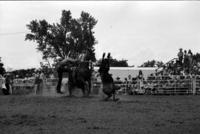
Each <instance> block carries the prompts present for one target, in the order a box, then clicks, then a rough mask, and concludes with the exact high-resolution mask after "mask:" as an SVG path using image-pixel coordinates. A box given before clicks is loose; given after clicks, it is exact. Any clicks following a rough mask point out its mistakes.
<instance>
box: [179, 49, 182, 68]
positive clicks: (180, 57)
mask: <svg viewBox="0 0 200 134" xmlns="http://www.w3.org/2000/svg"><path fill="white" fill-rule="evenodd" d="M182 50H183V49H182V48H180V49H179V52H178V62H179V65H180V66H182V62H183V51H182Z"/></svg>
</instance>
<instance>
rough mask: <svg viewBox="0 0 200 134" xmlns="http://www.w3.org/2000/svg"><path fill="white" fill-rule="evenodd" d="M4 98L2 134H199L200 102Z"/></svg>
mask: <svg viewBox="0 0 200 134" xmlns="http://www.w3.org/2000/svg"><path fill="white" fill-rule="evenodd" d="M118 97H120V98H121V100H120V101H119V102H112V101H109V102H105V101H101V100H100V99H101V98H100V97H99V96H91V97H89V98H83V97H73V98H70V97H66V96H35V95H27V96H20V95H18V96H14V95H11V96H3V95H1V96H0V134H199V133H200V96H150V95H149V96H145V95H138V96H125V95H124V96H118Z"/></svg>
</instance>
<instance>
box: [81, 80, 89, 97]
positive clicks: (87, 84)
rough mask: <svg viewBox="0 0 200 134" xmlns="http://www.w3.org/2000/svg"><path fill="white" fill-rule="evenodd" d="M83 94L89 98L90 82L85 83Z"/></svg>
mask: <svg viewBox="0 0 200 134" xmlns="http://www.w3.org/2000/svg"><path fill="white" fill-rule="evenodd" d="M82 92H83V96H85V97H88V96H89V83H88V82H84V85H83V88H82Z"/></svg>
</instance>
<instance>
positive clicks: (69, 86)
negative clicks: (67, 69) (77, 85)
mask: <svg viewBox="0 0 200 134" xmlns="http://www.w3.org/2000/svg"><path fill="white" fill-rule="evenodd" d="M68 91H69V96H70V97H72V85H71V84H70V83H69V82H68Z"/></svg>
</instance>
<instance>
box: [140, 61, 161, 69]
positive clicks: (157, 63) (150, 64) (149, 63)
mask: <svg viewBox="0 0 200 134" xmlns="http://www.w3.org/2000/svg"><path fill="white" fill-rule="evenodd" d="M163 65H164V63H163V62H162V61H155V60H151V61H147V62H144V63H143V64H142V65H141V66H140V67H155V66H157V67H162V66H163Z"/></svg>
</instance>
